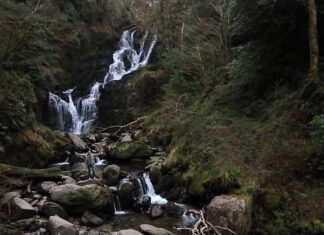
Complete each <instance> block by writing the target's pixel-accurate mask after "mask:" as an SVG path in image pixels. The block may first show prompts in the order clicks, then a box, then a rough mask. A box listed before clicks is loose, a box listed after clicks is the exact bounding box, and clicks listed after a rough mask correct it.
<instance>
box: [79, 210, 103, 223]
mask: <svg viewBox="0 0 324 235" xmlns="http://www.w3.org/2000/svg"><path fill="white" fill-rule="evenodd" d="M81 222H82V224H84V225H87V226H99V225H102V224H104V221H103V220H102V219H101V218H100V217H98V216H96V215H94V214H92V213H91V212H90V211H85V212H84V213H83V215H82V217H81Z"/></svg>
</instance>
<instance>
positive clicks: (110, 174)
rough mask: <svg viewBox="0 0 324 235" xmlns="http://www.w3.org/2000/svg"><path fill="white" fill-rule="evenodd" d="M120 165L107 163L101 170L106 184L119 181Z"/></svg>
mask: <svg viewBox="0 0 324 235" xmlns="http://www.w3.org/2000/svg"><path fill="white" fill-rule="evenodd" d="M119 177H120V167H119V166H117V165H109V166H107V167H106V168H105V169H104V170H103V172H102V178H103V180H104V182H105V184H106V185H108V186H112V185H116V184H118V182H119Z"/></svg>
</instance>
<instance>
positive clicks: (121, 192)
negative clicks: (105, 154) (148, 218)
mask: <svg viewBox="0 0 324 235" xmlns="http://www.w3.org/2000/svg"><path fill="white" fill-rule="evenodd" d="M134 189H135V187H134V185H133V183H132V182H131V181H129V180H127V179H124V180H122V181H121V182H120V183H119V185H118V196H119V199H120V202H121V205H122V207H123V208H125V209H126V208H129V207H131V206H132V204H133V202H134V198H133V193H134Z"/></svg>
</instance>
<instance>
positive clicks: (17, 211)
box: [9, 197, 37, 220]
mask: <svg viewBox="0 0 324 235" xmlns="http://www.w3.org/2000/svg"><path fill="white" fill-rule="evenodd" d="M9 203H10V207H11V214H12V219H14V220H18V219H29V218H31V217H33V216H34V215H36V212H37V211H36V209H35V208H33V207H32V206H31V205H30V204H29V203H28V202H26V201H24V200H23V199H21V198H19V197H14V198H12V199H11V200H10V202H9Z"/></svg>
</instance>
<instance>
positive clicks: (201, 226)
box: [175, 210, 237, 235]
mask: <svg viewBox="0 0 324 235" xmlns="http://www.w3.org/2000/svg"><path fill="white" fill-rule="evenodd" d="M190 214H191V215H193V216H195V217H197V218H198V220H197V221H196V222H195V224H194V225H193V227H192V228H175V229H176V230H177V231H178V232H183V231H190V232H191V234H192V235H209V234H216V235H222V233H221V230H225V231H228V232H230V233H232V234H237V233H236V232H234V231H232V230H231V229H229V228H225V227H221V226H215V225H213V224H212V223H210V222H209V221H207V220H206V218H205V213H204V211H203V210H199V211H198V210H188V211H186V215H190Z"/></svg>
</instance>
